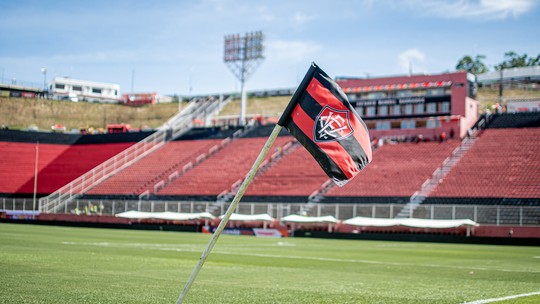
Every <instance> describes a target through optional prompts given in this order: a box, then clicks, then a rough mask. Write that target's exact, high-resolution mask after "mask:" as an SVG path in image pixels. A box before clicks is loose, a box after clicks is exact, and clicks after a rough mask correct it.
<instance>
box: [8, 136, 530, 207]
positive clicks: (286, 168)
mask: <svg viewBox="0 0 540 304" xmlns="http://www.w3.org/2000/svg"><path fill="white" fill-rule="evenodd" d="M539 138H540V128H520V129H487V130H485V131H484V132H483V133H482V134H481V135H480V137H479V138H478V140H477V142H476V143H475V144H474V145H473V146H472V147H471V149H470V150H469V151H468V152H467V153H466V154H465V155H464V156H463V158H462V159H461V160H460V161H459V162H458V163H457V164H456V165H455V166H454V167H453V168H452V170H451V171H450V172H449V173H448V175H447V176H446V177H445V178H444V180H443V182H442V183H441V184H440V185H439V186H438V187H437V188H435V190H434V191H433V192H432V193H431V195H430V198H433V199H435V198H459V197H470V198H473V197H481V198H486V197H488V198H538V197H540V186H539V185H540V174H539V172H540V145H539V144H538V139H539ZM266 140H267V138H266V137H260V138H239V139H236V140H234V141H233V142H231V143H230V144H229V145H228V146H226V147H225V148H223V149H221V150H219V151H218V152H216V153H215V154H213V155H211V156H209V157H208V158H207V159H205V160H203V161H202V162H200V163H199V164H198V165H196V166H195V167H193V168H192V169H191V170H189V171H187V173H186V174H184V175H181V176H180V177H179V178H177V179H176V180H174V181H173V182H172V183H170V184H169V185H167V186H166V187H165V188H163V189H161V190H160V191H158V192H157V193H156V194H157V195H160V196H168V195H169V196H216V195H218V194H220V193H222V192H223V191H225V190H230V188H231V186H232V184H233V183H235V182H236V181H238V180H241V179H243V178H244V177H245V175H246V174H247V172H248V170H249V169H250V168H251V166H252V164H253V162H254V160H255V158H256V157H257V155H258V154H259V152H260V151H261V148H262V146H263V145H264V143H265V142H266ZM291 140H292V137H290V136H284V137H278V138H277V140H276V143H275V144H274V147H273V148H272V149H271V150H270V153H268V156H267V158H269V157H270V155H271V154H272V153H273V152H274V151H275V149H276V147H282V146H283V145H284V144H286V143H287V142H289V141H291ZM221 141H222V140H221V139H206V140H185V141H174V142H169V143H167V144H166V145H165V146H163V147H162V148H160V149H158V150H157V151H156V152H154V153H152V154H150V155H148V156H147V157H145V158H144V159H142V160H140V161H139V162H137V163H135V164H134V165H132V166H131V167H129V168H127V169H125V170H124V171H122V172H120V173H118V174H116V175H115V176H113V177H111V178H110V179H108V180H106V181H105V182H103V183H102V184H100V185H98V186H97V187H96V188H94V189H92V190H91V191H90V192H89V193H88V194H98V195H99V194H110V195H138V194H140V193H142V192H143V191H145V190H147V189H148V190H150V192H154V191H153V190H154V185H155V184H156V183H157V182H159V181H160V180H165V181H167V180H168V177H169V175H170V174H171V173H173V172H175V171H179V172H181V171H182V167H183V166H184V165H185V164H187V163H188V162H194V161H195V159H196V158H197V156H199V155H201V154H202V153H208V150H209V149H210V148H211V147H213V146H215V145H219V144H220V142H221ZM132 144H133V143H114V144H89V145H83V144H75V145H72V146H69V145H57V144H40V145H39V168H38V170H39V178H38V189H37V192H38V193H39V194H48V193H52V192H54V191H55V190H57V189H58V188H60V187H61V186H63V185H65V184H67V183H69V182H70V181H72V180H73V179H75V178H77V177H78V176H80V175H82V174H84V173H85V172H87V171H89V170H90V169H92V168H93V167H95V166H97V165H99V164H100V163H102V162H103V161H105V160H107V159H109V158H111V157H112V156H114V155H116V154H118V153H120V152H121V151H123V150H124V149H126V148H128V147H129V146H131V145H132ZM459 144H460V142H459V141H458V140H450V141H448V142H444V143H439V142H422V143H400V144H394V145H392V144H386V145H384V146H382V147H380V148H379V149H378V150H377V151H375V153H374V158H373V162H372V163H371V164H370V165H369V166H367V168H366V169H365V170H364V171H362V172H361V173H360V174H359V175H358V176H357V177H356V178H354V179H353V180H352V181H351V182H349V184H347V185H345V186H344V187H343V188H339V187H334V188H333V189H331V190H330V191H329V192H328V193H326V196H327V197H328V198H330V199H337V200H339V199H344V198H347V197H366V198H367V197H410V196H411V195H412V194H413V193H414V192H415V191H417V190H419V189H420V188H421V186H422V184H423V183H424V181H426V180H427V179H428V178H430V177H431V175H432V173H433V172H434V171H435V170H436V169H437V168H438V167H440V166H441V164H442V162H443V161H444V160H445V159H446V158H447V157H449V156H450V155H451V153H452V151H453V150H454V149H455V148H456V147H457V146H458V145H459ZM35 148H36V145H35V144H34V143H14V142H0V193H9V194H17V195H31V194H32V193H33V183H34V163H35V151H36V150H35ZM326 180H328V177H327V176H326V175H325V174H324V172H323V171H322V169H321V168H320V167H319V165H318V164H317V163H316V161H315V160H314V159H313V158H312V157H311V155H309V153H308V152H307V151H306V150H305V149H304V148H303V147H298V148H295V149H294V150H293V151H291V152H290V153H289V154H287V155H285V156H283V157H282V158H281V159H280V160H279V161H277V162H276V163H275V164H274V165H273V166H272V167H271V168H270V169H269V170H268V171H267V172H265V173H263V174H261V175H259V176H258V177H257V179H255V180H254V181H253V183H252V184H251V185H250V187H249V188H248V190H247V191H246V193H245V194H246V195H247V196H283V197H292V196H303V197H305V196H309V195H310V194H311V193H313V192H314V191H316V190H319V188H320V186H321V185H322V184H323V183H324V182H325V181H326Z"/></svg>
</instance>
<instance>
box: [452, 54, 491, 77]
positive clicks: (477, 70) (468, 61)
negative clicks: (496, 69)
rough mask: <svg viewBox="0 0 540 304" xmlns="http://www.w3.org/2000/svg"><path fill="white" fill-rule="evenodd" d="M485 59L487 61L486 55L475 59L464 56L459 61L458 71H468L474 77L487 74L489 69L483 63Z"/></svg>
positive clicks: (477, 56)
mask: <svg viewBox="0 0 540 304" xmlns="http://www.w3.org/2000/svg"><path fill="white" fill-rule="evenodd" d="M484 59H486V56H484V55H476V56H475V57H474V58H473V57H471V56H469V55H466V56H463V58H461V59H460V60H459V61H458V63H457V65H456V70H462V71H467V72H469V73H472V74H474V75H478V74H482V73H485V72H487V71H488V68H487V66H486V65H485V64H484V62H483V60H484Z"/></svg>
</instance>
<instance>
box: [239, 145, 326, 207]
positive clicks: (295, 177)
mask: <svg viewBox="0 0 540 304" xmlns="http://www.w3.org/2000/svg"><path fill="white" fill-rule="evenodd" d="M326 180H328V177H327V176H326V174H325V173H324V172H323V171H322V170H321V168H320V167H319V165H318V164H317V162H316V161H315V159H313V157H312V156H311V155H310V154H309V153H308V152H307V150H306V149H304V148H303V147H298V148H297V149H295V150H294V151H293V152H291V153H290V154H287V155H285V156H284V157H283V158H282V159H281V160H280V161H279V163H278V164H276V165H275V166H274V167H272V168H270V169H269V170H268V171H267V172H266V173H264V174H262V175H261V176H259V177H257V179H255V181H254V182H253V183H252V184H251V185H250V186H249V188H248V190H247V191H246V194H245V200H246V201H253V202H255V201H275V202H291V201H293V202H305V201H306V200H307V197H308V196H309V195H310V194H311V193H313V191H315V190H317V189H318V188H319V187H320V186H321V185H322V184H323V183H324V182H325V181H326Z"/></svg>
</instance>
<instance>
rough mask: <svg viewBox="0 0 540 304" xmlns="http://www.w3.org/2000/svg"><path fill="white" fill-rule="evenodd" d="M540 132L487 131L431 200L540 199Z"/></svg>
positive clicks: (536, 130)
mask: <svg viewBox="0 0 540 304" xmlns="http://www.w3.org/2000/svg"><path fill="white" fill-rule="evenodd" d="M539 139H540V128H523V129H487V130H485V131H484V133H483V134H481V136H480V137H479V138H478V140H477V141H476V143H475V144H474V145H473V146H472V148H471V149H470V150H469V151H468V152H467V154H465V155H464V156H463V158H462V159H461V160H460V161H459V163H457V165H456V166H455V167H454V168H453V169H452V171H450V172H449V173H448V175H447V176H446V177H445V178H444V180H443V182H442V183H441V184H439V186H438V187H437V188H435V190H434V191H433V192H432V194H431V195H430V197H501V198H505V197H507V198H518V197H519V198H538V197H540V144H539V142H538V140H539Z"/></svg>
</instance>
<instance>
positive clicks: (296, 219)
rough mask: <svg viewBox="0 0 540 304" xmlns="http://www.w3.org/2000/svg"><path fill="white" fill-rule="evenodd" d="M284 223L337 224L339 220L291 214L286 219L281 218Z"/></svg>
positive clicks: (329, 217)
mask: <svg viewBox="0 0 540 304" xmlns="http://www.w3.org/2000/svg"><path fill="white" fill-rule="evenodd" d="M281 221H282V222H289V223H311V224H316V223H337V222H338V220H336V218H335V217H333V216H330V215H328V216H302V215H296V214H291V215H288V216H285V217H282V218H281Z"/></svg>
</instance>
